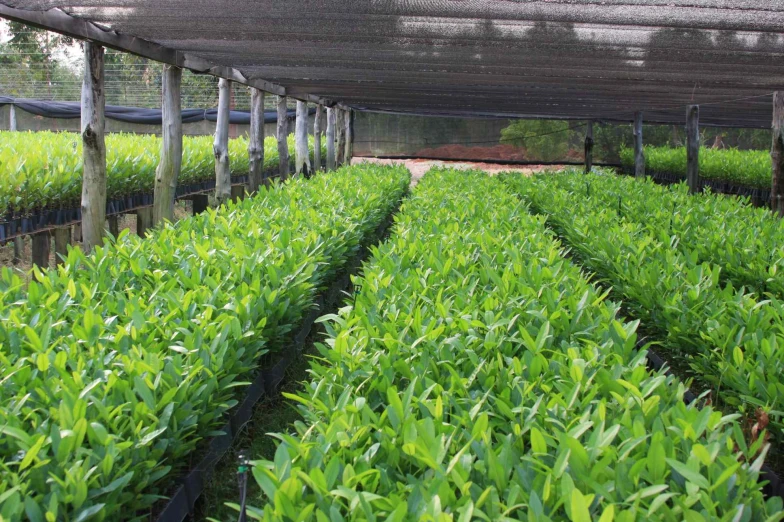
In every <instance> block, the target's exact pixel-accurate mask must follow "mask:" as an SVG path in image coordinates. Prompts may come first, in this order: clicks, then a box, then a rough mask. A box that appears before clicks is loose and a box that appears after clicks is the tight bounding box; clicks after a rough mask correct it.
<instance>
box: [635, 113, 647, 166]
mask: <svg viewBox="0 0 784 522" xmlns="http://www.w3.org/2000/svg"><path fill="white" fill-rule="evenodd" d="M634 176H635V177H636V178H644V177H645V150H644V149H643V144H642V112H635V113H634Z"/></svg>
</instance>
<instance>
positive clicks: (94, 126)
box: [82, 42, 106, 252]
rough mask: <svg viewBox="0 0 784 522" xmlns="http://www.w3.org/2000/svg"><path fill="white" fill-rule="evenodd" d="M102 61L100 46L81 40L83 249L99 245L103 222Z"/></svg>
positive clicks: (104, 207) (103, 102) (104, 179)
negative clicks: (82, 60) (82, 58)
mask: <svg viewBox="0 0 784 522" xmlns="http://www.w3.org/2000/svg"><path fill="white" fill-rule="evenodd" d="M103 64H104V57H103V47H101V46H100V45H96V44H93V43H91V42H85V43H84V81H83V83H82V151H83V152H82V156H83V163H84V172H83V175H82V247H83V248H84V251H85V252H90V251H92V249H93V248H95V247H96V246H100V245H101V243H102V241H103V234H104V227H105V223H106V142H105V139H104V126H105V123H106V122H105V120H104V112H105V107H106V98H105V92H104V68H103Z"/></svg>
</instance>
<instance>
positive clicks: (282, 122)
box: [276, 96, 289, 181]
mask: <svg viewBox="0 0 784 522" xmlns="http://www.w3.org/2000/svg"><path fill="white" fill-rule="evenodd" d="M288 137H289V110H288V98H286V96H278V125H277V132H276V138H277V140H278V162H279V165H278V169H279V173H280V180H281V181H286V180H287V179H289V142H288Z"/></svg>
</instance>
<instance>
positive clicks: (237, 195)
mask: <svg viewBox="0 0 784 522" xmlns="http://www.w3.org/2000/svg"><path fill="white" fill-rule="evenodd" d="M243 199H245V185H232V186H231V200H232V201H233V202H235V203H236V202H238V201H241V200H243Z"/></svg>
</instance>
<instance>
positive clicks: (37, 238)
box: [33, 230, 52, 269]
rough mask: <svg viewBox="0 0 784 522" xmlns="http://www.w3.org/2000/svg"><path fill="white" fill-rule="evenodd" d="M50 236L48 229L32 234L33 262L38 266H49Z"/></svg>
mask: <svg viewBox="0 0 784 522" xmlns="http://www.w3.org/2000/svg"><path fill="white" fill-rule="evenodd" d="M51 245H52V237H51V235H50V234H49V231H48V230H44V231H43V232H39V233H38V234H33V264H34V265H35V266H37V267H38V268H42V269H43V268H49V250H50V249H51Z"/></svg>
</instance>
